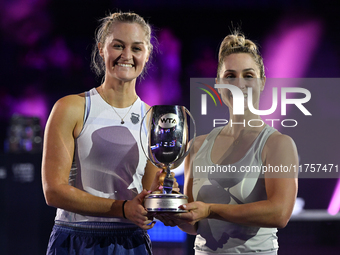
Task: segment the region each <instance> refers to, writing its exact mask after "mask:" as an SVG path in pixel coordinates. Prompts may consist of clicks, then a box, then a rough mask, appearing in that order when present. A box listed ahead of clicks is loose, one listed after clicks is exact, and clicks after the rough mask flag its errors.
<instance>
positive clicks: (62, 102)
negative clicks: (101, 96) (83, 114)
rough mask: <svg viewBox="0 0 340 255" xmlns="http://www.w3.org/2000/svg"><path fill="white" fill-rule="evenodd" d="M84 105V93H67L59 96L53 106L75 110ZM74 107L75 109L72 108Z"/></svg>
mask: <svg viewBox="0 0 340 255" xmlns="http://www.w3.org/2000/svg"><path fill="white" fill-rule="evenodd" d="M84 105H85V93H81V94H76V95H68V96H64V97H62V98H60V99H59V100H58V101H57V102H56V103H55V107H59V108H62V109H68V108H71V109H69V110H77V108H79V107H80V108H81V107H82V108H83V107H84ZM74 108H76V109H74Z"/></svg>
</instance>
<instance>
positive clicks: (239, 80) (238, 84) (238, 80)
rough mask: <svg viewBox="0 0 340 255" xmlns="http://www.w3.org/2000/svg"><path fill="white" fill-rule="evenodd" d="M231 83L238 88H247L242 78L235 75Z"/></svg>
mask: <svg viewBox="0 0 340 255" xmlns="http://www.w3.org/2000/svg"><path fill="white" fill-rule="evenodd" d="M233 85H235V86H236V87H238V88H240V89H241V90H246V89H247V83H246V80H245V79H244V78H241V77H237V78H235V81H234V82H233Z"/></svg>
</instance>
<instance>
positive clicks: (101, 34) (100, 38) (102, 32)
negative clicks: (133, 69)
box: [91, 12, 153, 76]
mask: <svg viewBox="0 0 340 255" xmlns="http://www.w3.org/2000/svg"><path fill="white" fill-rule="evenodd" d="M99 21H100V22H101V24H100V25H99V27H98V28H97V30H96V33H95V44H94V45H93V50H92V58H91V67H92V69H93V70H94V72H95V73H96V74H97V75H98V76H100V75H103V74H105V63H104V60H103V59H102V57H101V56H100V55H99V49H98V43H102V44H104V43H105V40H106V38H107V36H108V35H109V34H110V31H111V27H112V25H113V24H116V23H117V22H122V23H136V24H139V25H140V26H141V27H142V29H143V30H144V32H145V36H146V42H147V44H148V50H149V59H150V58H151V53H152V51H153V45H152V43H151V38H152V29H151V26H150V25H149V24H148V23H147V22H146V21H145V20H144V19H143V18H142V17H141V16H139V15H138V14H136V13H133V12H116V13H113V14H109V15H108V16H106V17H105V18H102V19H100V20H99ZM149 62H151V61H148V63H149ZM148 63H147V64H148ZM145 69H147V67H144V70H143V73H144V71H145Z"/></svg>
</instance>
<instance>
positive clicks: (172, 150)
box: [140, 105, 196, 212]
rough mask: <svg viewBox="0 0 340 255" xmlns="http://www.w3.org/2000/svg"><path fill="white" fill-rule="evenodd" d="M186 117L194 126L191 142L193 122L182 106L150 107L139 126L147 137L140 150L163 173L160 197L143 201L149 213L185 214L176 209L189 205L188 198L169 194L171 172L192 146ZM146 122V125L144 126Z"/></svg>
mask: <svg viewBox="0 0 340 255" xmlns="http://www.w3.org/2000/svg"><path fill="white" fill-rule="evenodd" d="M187 115H189V117H190V118H191V120H192V122H193V125H194V136H193V140H194V139H195V137H196V129H195V121H194V119H193V117H192V116H191V114H190V112H189V111H188V109H186V108H185V107H184V106H179V105H155V106H152V107H151V108H150V109H149V110H148V111H147V112H146V114H145V116H144V117H143V120H142V122H141V129H140V132H143V128H144V129H145V132H146V137H147V141H146V143H144V144H143V142H142V141H141V145H142V149H143V151H144V153H145V155H146V157H147V158H148V159H149V160H150V161H151V162H152V163H153V164H154V165H155V166H157V167H158V168H161V169H163V171H164V172H165V177H164V180H163V181H162V180H161V185H162V186H163V193H161V192H160V191H155V192H152V193H151V194H149V195H147V196H146V197H145V199H144V207H145V208H146V209H147V210H148V211H149V212H185V210H181V209H179V208H178V207H179V206H180V205H183V204H186V203H188V197H187V196H186V195H183V194H181V193H179V192H174V191H173V190H172V188H173V182H174V178H173V177H172V175H171V169H174V168H176V167H178V166H179V165H180V164H181V163H182V162H183V160H184V158H185V157H186V156H187V155H188V153H189V151H190V149H191V146H192V144H193V142H192V143H191V145H190V147H189V146H188V143H189V133H188V122H187ZM145 119H146V122H147V124H146V125H144V120H145ZM140 137H142V136H140ZM145 147H146V148H145ZM188 147H189V148H188ZM162 182H163V183H162Z"/></svg>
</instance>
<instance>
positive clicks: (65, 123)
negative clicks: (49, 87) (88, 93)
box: [48, 93, 85, 137]
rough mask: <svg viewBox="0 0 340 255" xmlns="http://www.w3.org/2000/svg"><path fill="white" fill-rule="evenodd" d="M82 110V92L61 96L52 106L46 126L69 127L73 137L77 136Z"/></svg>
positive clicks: (83, 106) (83, 97)
mask: <svg viewBox="0 0 340 255" xmlns="http://www.w3.org/2000/svg"><path fill="white" fill-rule="evenodd" d="M84 112H85V94H84V93H81V94H76V95H68V96H65V97H62V98H60V99H59V100H58V101H57V102H56V103H55V104H54V106H53V109H52V111H51V114H50V117H49V120H48V126H51V127H53V126H55V127H58V128H61V127H65V128H67V129H68V130H70V129H71V130H73V134H74V135H75V137H77V135H78V134H79V133H80V130H81V129H82V125H83V117H84Z"/></svg>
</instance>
